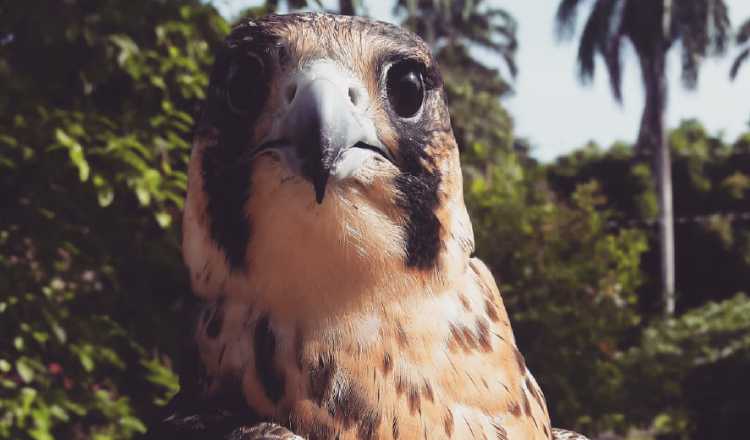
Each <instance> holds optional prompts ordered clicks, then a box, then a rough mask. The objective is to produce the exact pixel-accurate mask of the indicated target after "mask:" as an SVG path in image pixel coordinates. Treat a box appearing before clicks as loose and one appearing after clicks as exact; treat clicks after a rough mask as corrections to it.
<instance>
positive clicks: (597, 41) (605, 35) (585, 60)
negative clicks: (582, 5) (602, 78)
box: [578, 0, 619, 82]
mask: <svg viewBox="0 0 750 440" xmlns="http://www.w3.org/2000/svg"><path fill="white" fill-rule="evenodd" d="M617 3H619V0H598V1H597V2H596V4H594V9H593V10H592V11H591V14H590V15H589V17H588V19H587V20H586V25H585V26H584V28H583V33H582V34H581V41H580V43H579V46H578V68H579V76H580V78H581V80H582V81H583V82H589V81H591V79H593V77H594V72H595V69H596V63H595V59H594V58H595V55H596V54H597V52H599V53H600V54H602V55H605V54H606V53H607V52H608V49H607V48H608V46H610V41H609V37H610V34H611V29H610V23H611V21H610V20H611V16H612V12H613V11H614V8H615V6H616V5H617Z"/></svg>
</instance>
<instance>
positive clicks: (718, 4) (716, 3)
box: [709, 0, 732, 55]
mask: <svg viewBox="0 0 750 440" xmlns="http://www.w3.org/2000/svg"><path fill="white" fill-rule="evenodd" d="M710 17H711V18H712V19H713V29H712V30H711V32H709V35H710V38H711V43H710V45H711V49H712V52H713V54H714V55H723V54H724V52H726V50H727V46H728V45H729V37H730V33H731V29H732V22H731V20H730V18H729V10H728V9H727V5H726V3H724V1H723V0H713V1H712V2H711V11H710Z"/></svg>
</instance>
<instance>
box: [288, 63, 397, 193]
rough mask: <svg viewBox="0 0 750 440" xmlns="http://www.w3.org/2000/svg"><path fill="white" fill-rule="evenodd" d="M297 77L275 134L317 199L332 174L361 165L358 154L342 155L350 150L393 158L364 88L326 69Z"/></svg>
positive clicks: (346, 172)
mask: <svg viewBox="0 0 750 440" xmlns="http://www.w3.org/2000/svg"><path fill="white" fill-rule="evenodd" d="M297 78H298V80H297V82H296V87H297V91H296V93H295V94H294V97H293V98H292V100H291V102H290V103H289V107H288V111H287V114H286V118H285V119H284V122H283V125H282V126H281V133H277V135H278V137H279V138H283V139H288V140H290V141H291V143H292V145H293V148H294V149H295V151H294V155H295V156H296V158H297V159H298V161H299V172H300V174H301V175H302V176H303V177H305V178H306V179H308V180H309V181H310V182H311V183H312V186H313V189H314V191H315V200H316V201H317V202H318V204H321V203H323V199H324V197H325V192H326V187H327V185H328V181H329V178H330V177H331V176H334V177H335V178H344V177H346V176H348V175H351V174H352V172H353V171H354V170H355V169H356V168H357V167H358V165H359V164H361V158H362V157H364V156H362V155H353V156H352V157H359V158H360V159H352V160H349V159H347V160H344V159H345V156H347V157H348V156H349V154H347V152H349V151H350V150H351V149H354V148H357V149H362V150H363V152H365V151H366V150H371V151H375V152H376V153H378V154H380V155H382V156H383V157H385V158H386V159H388V160H389V161H391V162H394V160H393V157H392V155H391V153H390V151H389V150H388V148H387V147H385V145H383V143H382V142H381V141H380V140H379V139H378V137H377V135H376V131H375V126H374V124H373V122H372V120H371V119H370V117H369V116H368V115H367V114H366V112H365V111H364V110H365V109H366V107H367V99H366V97H365V96H363V95H366V91H364V88H363V87H361V88H359V89H357V88H356V84H355V85H352V80H351V79H350V78H345V77H343V75H339V74H338V72H337V71H333V72H331V71H330V68H329V69H326V70H325V71H323V72H321V71H319V70H315V69H310V71H306V72H304V73H301V74H300V75H299V76H298V77H297ZM367 154H370V155H371V154H372V153H371V152H367ZM394 163H395V162H394Z"/></svg>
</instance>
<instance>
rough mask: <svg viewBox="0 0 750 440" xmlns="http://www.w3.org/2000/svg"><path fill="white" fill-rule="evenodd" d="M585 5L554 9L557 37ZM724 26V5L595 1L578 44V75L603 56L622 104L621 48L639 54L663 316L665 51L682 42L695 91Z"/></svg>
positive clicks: (685, 74)
mask: <svg viewBox="0 0 750 440" xmlns="http://www.w3.org/2000/svg"><path fill="white" fill-rule="evenodd" d="M582 3H584V0H561V1H560V4H559V6H558V10H557V17H556V21H557V25H558V34H559V36H560V37H561V38H566V37H570V36H572V35H573V32H574V30H575V25H576V12H577V11H578V9H579V7H580V6H581V5H582ZM729 29H730V22H729V15H728V12H727V6H726V4H725V2H724V0H594V1H593V7H592V9H591V13H590V14H589V16H588V19H587V21H586V25H585V27H584V29H583V33H582V35H581V38H580V41H579V47H578V64H579V68H580V76H581V79H582V80H584V81H590V80H591V79H592V78H593V76H594V68H595V62H594V61H595V60H594V58H595V56H596V55H597V54H598V55H600V56H601V57H602V58H603V59H604V63H605V65H606V68H607V72H608V74H609V80H610V84H611V86H612V93H613V94H614V97H615V99H616V100H617V101H618V102H621V101H622V90H621V78H622V64H621V63H622V59H621V58H622V46H623V42H625V41H626V40H627V41H629V42H630V43H631V45H632V46H633V48H634V49H635V53H636V55H637V57H638V63H639V65H640V68H641V79H642V81H643V87H644V89H645V94H646V102H645V108H644V110H643V117H642V119H641V126H640V133H639V135H638V142H637V145H638V148H639V149H640V151H643V152H645V153H651V154H652V155H653V157H654V159H655V160H654V164H653V165H654V171H655V173H654V174H655V176H656V181H657V182H656V187H657V191H658V198H659V217H660V218H659V237H660V240H659V241H660V254H661V265H662V267H661V269H662V270H661V287H662V294H663V302H664V313H665V314H666V315H667V316H669V315H672V314H673V313H674V309H675V264H674V224H673V220H672V171H671V159H670V151H669V146H668V144H667V142H666V138H665V127H664V114H665V111H666V107H667V88H668V85H667V78H666V67H667V66H666V61H667V52H669V50H670V49H671V48H672V47H674V46H675V44H676V43H678V42H679V43H680V47H681V48H682V53H681V55H682V82H683V85H684V86H685V87H687V88H694V87H695V86H696V85H697V82H698V73H699V68H700V64H701V61H702V60H703V58H704V57H705V56H706V55H714V54H716V55H718V54H722V53H723V52H724V51H725V49H726V46H727V41H728V38H729V37H728V34H729Z"/></svg>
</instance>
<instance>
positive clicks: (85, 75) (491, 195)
mask: <svg viewBox="0 0 750 440" xmlns="http://www.w3.org/2000/svg"><path fill="white" fill-rule="evenodd" d="M279 4H282V5H284V6H287V7H290V8H301V7H308V6H312V7H320V5H319V4H318V2H308V1H304V0H302V1H297V0H295V1H289V2H274V1H268V2H266V4H265V5H264V6H263V7H261V8H256V9H252V10H249V11H246V12H247V13H250V14H253V15H258V14H263V13H265V12H267V11H272V10H276V8H278V7H279ZM399 4H400V5H401V10H402V11H406V18H407V20H408V23H409V24H410V25H412V26H414V27H415V29H417V30H418V31H420V32H423V35H424V32H427V31H426V30H427V29H428V28H429V27H430V26H431V29H432V31H430V32H433V33H432V34H431V35H432V36H430V35H425V36H426V37H428V39H430V41H433V42H434V43H436V45H437V47H438V50H437V54H436V55H437V57H438V60H439V62H440V64H441V68H442V71H443V74H444V79H445V83H446V93H447V95H448V99H449V102H450V107H451V114H452V120H453V127H454V131H455V133H456V136H457V139H458V142H459V145H460V147H461V149H462V160H463V163H464V174H465V176H466V184H465V191H466V194H465V196H466V200H467V204H468V206H469V209H470V211H471V216H472V220H473V223H474V229H475V233H476V238H477V248H478V249H477V252H478V256H479V257H481V258H482V259H483V260H485V262H486V263H487V264H488V265H489V266H490V268H491V269H492V270H493V272H494V273H495V275H496V278H497V280H498V283H499V285H500V288H501V291H502V292H503V297H504V299H505V301H506V304H507V306H508V308H509V312H510V315H511V319H512V320H513V325H514V329H515V331H516V334H517V338H518V341H519V345H520V347H521V349H522V351H523V352H524V353H525V355H526V359H527V362H528V364H529V365H530V368H531V369H532V371H534V372H535V375H536V376H537V378H538V379H539V381H540V382H541V384H542V387H543V389H544V390H545V392H546V394H547V398H548V401H549V403H550V409H551V411H552V414H553V420H554V423H555V424H556V425H562V426H569V427H577V428H579V429H583V430H584V431H587V432H591V433H594V432H597V431H602V430H605V429H613V428H614V429H618V430H622V431H625V430H627V429H628V428H630V427H632V426H634V425H640V426H642V427H651V428H652V429H653V430H658V431H660V432H672V433H674V432H677V433H681V434H685V433H693V434H695V435H696V436H697V437H696V438H722V437H725V438H727V437H730V436H729V435H724V433H726V432H730V431H728V429H730V427H728V426H729V425H728V424H727V423H730V422H726V421H727V420H730V421H731V420H736V419H737V417H736V414H745V413H742V408H747V407H748V406H749V405H748V404H747V402H746V400H747V398H746V397H743V396H747V395H750V392H746V393H744V394H743V393H742V390H740V389H735V388H736V387H735V388H732V387H731V386H730V385H729V383H730V382H729V379H732V380H734V379H736V378H737V374H738V372H743V371H746V369H747V366H748V359H749V358H750V356H749V355H748V344H750V342H749V341H748V339H747V335H748V334H750V323H749V322H748V316H750V311H748V310H747V309H748V304H750V301H748V299H747V298H746V297H744V296H734V294H735V293H736V292H737V291H739V290H742V289H741V288H742V287H746V286H748V285H750V280H749V279H748V278H747V276H748V274H750V233H748V229H747V226H746V225H745V224H742V223H738V222H727V221H726V220H725V219H724V218H722V217H716V218H715V219H712V220H710V221H707V222H705V223H701V224H700V225H693V226H681V227H683V228H688V229H683V230H680V229H678V238H679V239H678V244H679V246H678V250H679V252H680V253H681V254H680V255H682V257H681V259H680V260H678V268H680V270H681V272H680V273H679V274H678V275H679V277H678V279H680V280H684V281H683V283H684V284H681V285H680V286H679V287H680V289H681V290H682V295H683V298H682V299H683V300H684V301H682V302H681V304H683V305H684V306H685V307H686V309H687V308H688V307H693V306H695V307H699V308H696V309H694V310H690V311H688V312H687V313H685V314H684V315H683V316H681V317H680V318H676V319H673V320H670V321H667V322H661V321H654V322H650V321H649V318H650V316H649V315H650V310H652V309H655V307H653V299H652V298H653V297H654V296H655V295H654V289H655V287H654V286H653V279H654V278H655V268H656V267H657V266H656V265H655V263H654V259H653V252H652V251H650V250H649V249H651V248H653V244H654V235H653V231H652V230H651V229H650V228H649V226H648V225H649V223H648V222H649V221H650V220H651V219H653V217H654V216H655V215H656V203H655V196H654V192H653V188H652V183H651V182H652V178H651V171H650V168H649V167H648V166H647V165H646V164H645V163H644V162H643V161H642V160H640V158H639V157H636V156H634V155H633V153H632V150H631V149H630V147H629V146H626V145H622V144H620V145H615V146H614V147H613V148H610V149H609V150H607V151H604V150H603V149H601V148H599V147H598V146H596V145H593V144H592V145H589V146H587V148H585V149H584V150H582V151H579V152H577V153H575V154H572V155H570V156H568V157H566V158H563V159H561V160H560V161H559V162H558V163H556V164H553V165H550V166H541V165H539V164H537V163H536V162H535V161H533V160H531V159H530V158H529V157H528V156H527V153H528V147H527V146H526V145H525V143H524V142H523V141H521V140H518V139H514V136H513V128H512V121H511V118H510V115H509V114H508V113H507V111H506V110H505V108H504V107H503V105H502V103H501V102H500V98H502V97H504V96H505V95H506V94H507V93H508V92H509V90H510V85H509V84H508V83H507V82H506V81H505V80H504V79H503V77H502V76H501V75H500V74H499V73H498V71H496V70H494V69H490V68H487V67H486V66H484V65H482V64H481V63H480V62H478V60H477V59H476V58H475V56H474V54H475V52H474V48H475V46H473V45H474V44H476V43H479V44H480V45H484V46H485V47H487V48H489V49H490V50H492V51H494V53H495V54H497V55H499V56H500V57H503V58H505V60H506V63H507V64H508V65H509V66H513V56H514V52H515V48H516V41H515V23H514V22H513V20H512V18H511V17H510V16H508V15H507V14H506V13H504V12H502V11H499V10H498V11H495V12H493V13H491V14H485V15H486V16H483V14H484V13H485V12H486V11H488V10H491V8H489V9H488V8H487V7H485V6H484V4H483V3H482V2H474V1H462V2H400V3H399ZM124 5H125V3H123V2H122V1H118V0H104V1H95V0H72V1H67V2H63V3H60V2H52V1H50V0H29V1H27V2H24V3H23V7H19V6H15V5H13V6H7V5H4V6H2V7H0V29H2V30H1V31H0V80H1V81H2V82H3V84H4V87H5V89H4V93H3V94H1V95H0V169H1V171H0V187H2V188H3V194H4V197H0V213H2V215H1V216H0V334H2V335H3V338H1V339H0V438H13V439H16V438H20V439H26V438H33V439H50V438H71V439H79V438H81V439H82V438H96V439H127V438H132V437H134V436H136V435H137V434H139V433H141V432H143V431H144V429H145V425H146V422H147V419H148V417H149V414H151V413H152V412H153V410H154V408H155V407H157V406H159V405H164V404H165V403H166V402H167V401H168V399H169V398H170V397H171V396H172V395H173V394H174V393H175V392H176V391H177V388H178V385H177V379H176V376H175V374H174V372H173V369H174V367H175V364H174V361H173V360H172V357H171V356H169V355H170V354H173V353H174V352H175V346H176V344H177V343H178V342H179V341H180V338H181V337H182V336H183V335H181V334H180V333H181V332H182V331H183V330H184V329H185V327H184V323H183V322H184V320H185V318H184V316H185V314H186V308H187V307H186V304H185V302H186V298H187V296H188V283H187V279H186V276H185V274H184V269H183V266H182V262H181V258H180V253H179V219H180V210H181V207H182V200H183V197H184V192H185V185H186V176H185V172H186V165H187V161H188V156H189V141H190V139H189V138H190V130H191V126H192V124H193V118H194V116H195V114H196V110H197V108H198V105H199V103H200V100H201V99H202V98H203V96H204V93H205V92H204V91H205V87H206V85H207V82H208V78H207V70H208V66H209V65H210V63H211V49H212V48H213V47H214V46H215V45H216V44H217V42H218V41H220V39H221V38H222V37H223V35H225V33H226V32H227V30H228V29H227V27H228V25H227V23H226V21H225V20H224V19H222V18H221V17H219V16H218V15H217V14H216V12H215V11H214V10H213V9H212V8H211V7H207V6H205V5H203V4H201V3H200V2H198V1H197V0H178V1H152V0H133V1H129V2H127V5H125V6H124ZM339 6H340V7H342V8H352V9H353V10H355V12H356V11H357V10H360V9H361V10H366V6H367V5H366V2H359V1H353V2H349V1H342V2H340V5H339ZM48 11H56V13H55V14H49V12H48ZM431 14H433V15H431ZM434 14H442V15H439V16H436V15H434ZM427 17H433V19H434V21H433V20H432V19H430V20H428V21H429V23H427V21H425V20H426V18H427ZM420 23H422V24H420ZM425 23H426V24H425ZM420 26H422V27H420ZM40 30H43V31H40ZM490 43H492V44H490ZM511 70H513V69H511ZM749 136H750V135H746V136H745V137H743V138H741V139H739V140H738V141H737V142H735V143H734V144H733V145H729V144H727V143H726V142H724V141H722V140H721V139H719V138H715V137H712V136H710V135H708V134H706V133H705V130H704V129H703V128H702V127H701V126H700V124H698V123H696V122H694V121H693V122H688V123H685V124H684V125H683V126H682V127H680V128H679V129H678V130H676V131H674V132H673V133H672V134H671V136H670V141H671V143H672V146H673V151H674V155H675V157H676V158H677V159H676V161H675V168H674V175H675V182H676V184H675V185H676V186H677V185H679V186H680V188H681V192H680V193H679V194H678V196H677V198H676V209H677V213H678V216H679V215H680V214H681V213H685V214H686V215H694V214H703V213H704V211H705V210H706V209H710V210H711V212H714V211H722V210H723V211H739V210H742V209H746V208H744V207H746V206H747V201H748V198H749V197H750V183H749V182H750V168H749V167H750V162H748V161H747V160H748V158H750V156H748V155H747V153H750V137H749ZM633 220H635V221H633ZM680 231H682V232H680ZM679 234H683V235H682V237H681V238H680V235H679ZM696 255H700V256H701V258H695V256H696ZM711 299H713V300H723V302H716V303H708V304H705V303H706V301H707V300H711ZM700 306H702V307H700ZM717 374H720V375H722V376H721V377H724V376H726V377H727V378H729V379H727V381H726V383H725V384H724V385H723V388H722V387H720V388H719V389H721V390H722V392H723V393H724V394H723V395H725V396H730V398H729V399H728V400H725V401H718V400H717V399H716V398H713V397H711V396H713V394H711V392H710V390H711V389H712V388H711V386H710V384H707V383H706V381H705V380H703V378H704V377H706V376H709V377H711V376H713V377H716V375H717ZM701 393H702V394H701ZM705 396H709V398H708V399H705ZM712 398H713V399H714V400H711V399H712ZM743 399H744V400H743ZM704 401H706V402H708V403H705V402H704ZM712 411H713V412H712ZM701 414H704V415H705V414H711V415H715V417H713V418H712V419H711V420H718V421H719V422H717V423H718V424H716V425H711V424H709V423H706V422H705V420H706V419H707V417H704V416H701ZM745 418H746V417H745ZM722 421H723V422H722ZM722 423H723V424H722Z"/></svg>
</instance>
